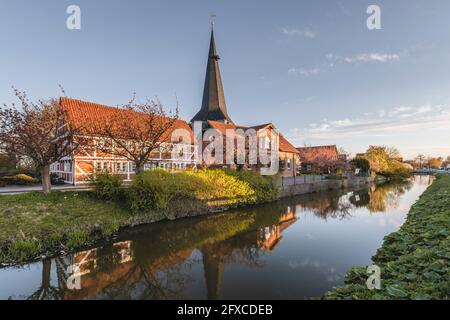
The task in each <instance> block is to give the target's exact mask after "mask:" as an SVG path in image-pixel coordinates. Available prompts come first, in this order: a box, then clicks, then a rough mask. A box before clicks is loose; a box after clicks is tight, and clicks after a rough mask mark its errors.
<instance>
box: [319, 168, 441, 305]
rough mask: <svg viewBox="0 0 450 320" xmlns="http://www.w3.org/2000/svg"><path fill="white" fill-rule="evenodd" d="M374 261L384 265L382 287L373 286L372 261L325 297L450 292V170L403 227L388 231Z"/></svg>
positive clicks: (390, 296) (438, 296)
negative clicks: (369, 271)
mask: <svg viewBox="0 0 450 320" xmlns="http://www.w3.org/2000/svg"><path fill="white" fill-rule="evenodd" d="M373 262H374V264H375V265H378V266H379V267H380V268H381V280H382V289H381V290H373V291H371V290H368V289H367V287H366V280H367V278H368V275H367V274H366V270H367V267H355V268H353V269H351V270H350V271H349V272H348V273H347V276H346V284H345V285H344V286H342V287H339V288H336V289H334V290H332V291H331V292H329V293H327V294H326V295H325V296H324V299H330V300H334V299H416V300H421V299H427V300H428V299H449V298H450V281H449V277H450V175H448V174H443V175H440V176H438V178H437V180H436V181H435V182H434V183H433V185H432V186H430V187H429V188H428V189H427V190H426V191H425V192H424V194H423V195H422V196H421V197H420V199H419V200H418V201H417V202H416V203H415V204H414V206H413V207H412V208H411V210H410V212H409V214H408V217H407V220H406V222H405V224H404V225H403V226H402V227H401V228H400V230H399V231H398V232H394V233H392V234H390V235H388V236H386V238H385V239H384V243H383V246H382V247H381V248H380V249H379V250H378V251H377V253H376V255H375V256H374V257H373Z"/></svg>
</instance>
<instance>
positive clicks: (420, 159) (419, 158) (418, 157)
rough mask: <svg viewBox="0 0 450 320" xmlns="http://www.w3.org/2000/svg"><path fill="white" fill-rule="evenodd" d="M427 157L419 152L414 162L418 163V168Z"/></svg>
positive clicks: (420, 167)
mask: <svg viewBox="0 0 450 320" xmlns="http://www.w3.org/2000/svg"><path fill="white" fill-rule="evenodd" d="M426 160H427V158H426V157H425V156H424V155H423V154H419V155H418V156H417V157H416V159H414V162H416V163H418V164H419V169H422V167H423V165H424V164H425V163H426Z"/></svg>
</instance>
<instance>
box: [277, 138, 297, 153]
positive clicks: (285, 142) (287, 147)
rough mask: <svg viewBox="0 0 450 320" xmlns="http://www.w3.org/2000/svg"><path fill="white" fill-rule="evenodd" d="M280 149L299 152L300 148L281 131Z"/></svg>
mask: <svg viewBox="0 0 450 320" xmlns="http://www.w3.org/2000/svg"><path fill="white" fill-rule="evenodd" d="M280 151H283V152H291V153H299V152H298V150H297V149H296V148H295V147H294V146H293V145H292V144H291V143H290V142H289V141H288V140H287V139H286V138H285V137H284V136H283V135H282V134H281V133H280Z"/></svg>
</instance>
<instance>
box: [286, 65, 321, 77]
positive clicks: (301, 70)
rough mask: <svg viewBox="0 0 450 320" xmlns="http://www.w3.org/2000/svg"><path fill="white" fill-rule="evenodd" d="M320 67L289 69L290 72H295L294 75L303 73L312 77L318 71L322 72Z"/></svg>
mask: <svg viewBox="0 0 450 320" xmlns="http://www.w3.org/2000/svg"><path fill="white" fill-rule="evenodd" d="M320 71H321V70H320V68H319V67H314V68H311V69H305V68H291V69H289V70H288V73H289V74H294V75H302V76H305V77H310V76H313V75H316V74H318V73H320Z"/></svg>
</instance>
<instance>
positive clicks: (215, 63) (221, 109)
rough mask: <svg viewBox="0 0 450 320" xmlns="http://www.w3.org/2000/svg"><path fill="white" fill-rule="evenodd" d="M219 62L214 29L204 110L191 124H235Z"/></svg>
mask: <svg viewBox="0 0 450 320" xmlns="http://www.w3.org/2000/svg"><path fill="white" fill-rule="evenodd" d="M219 60H220V58H219V56H218V55H217V51H216V44H215V41H214V29H212V30H211V44H210V47H209V56H208V66H207V68H206V79H205V88H204V90H203V102H202V108H201V109H200V111H199V112H198V113H197V114H196V115H195V117H194V118H193V119H192V120H191V122H194V121H207V120H215V121H222V122H226V123H233V121H231V119H230V117H229V116H228V112H227V105H226V103H225V95H224V93H223V87H222V79H221V77H220V69H219Z"/></svg>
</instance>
